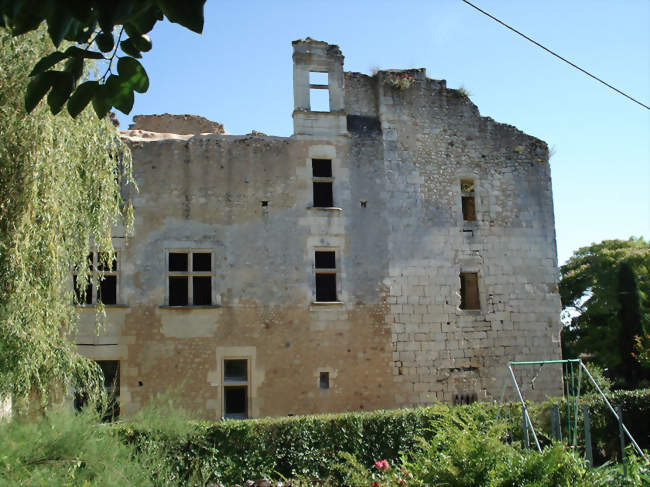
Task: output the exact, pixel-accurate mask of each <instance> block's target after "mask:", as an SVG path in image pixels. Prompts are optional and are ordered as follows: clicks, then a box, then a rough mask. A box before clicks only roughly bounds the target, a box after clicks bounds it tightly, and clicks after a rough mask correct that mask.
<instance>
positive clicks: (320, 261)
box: [314, 250, 338, 302]
mask: <svg viewBox="0 0 650 487" xmlns="http://www.w3.org/2000/svg"><path fill="white" fill-rule="evenodd" d="M314 271H315V276H316V301H325V302H327V301H337V300H338V297H337V293H336V252H335V251H333V250H317V251H315V252H314Z"/></svg>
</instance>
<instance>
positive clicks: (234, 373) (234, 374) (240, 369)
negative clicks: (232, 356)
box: [223, 359, 248, 382]
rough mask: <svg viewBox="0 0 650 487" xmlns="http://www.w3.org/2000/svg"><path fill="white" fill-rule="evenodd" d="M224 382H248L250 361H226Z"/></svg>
mask: <svg viewBox="0 0 650 487" xmlns="http://www.w3.org/2000/svg"><path fill="white" fill-rule="evenodd" d="M223 369H224V370H223V380H224V382H246V381H247V380H248V360H246V359H241V360H224V361H223Z"/></svg>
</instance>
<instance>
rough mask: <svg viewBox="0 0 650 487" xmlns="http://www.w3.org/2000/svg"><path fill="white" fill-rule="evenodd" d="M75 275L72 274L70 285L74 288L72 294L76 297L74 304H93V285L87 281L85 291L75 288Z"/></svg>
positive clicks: (76, 279) (76, 278)
mask: <svg viewBox="0 0 650 487" xmlns="http://www.w3.org/2000/svg"><path fill="white" fill-rule="evenodd" d="M77 281H78V277H77V275H76V274H75V275H73V276H72V286H73V288H74V295H75V298H76V304H93V285H92V284H91V283H90V282H89V283H87V284H86V289H85V291H86V292H85V293H84V292H83V290H80V289H79V288H77Z"/></svg>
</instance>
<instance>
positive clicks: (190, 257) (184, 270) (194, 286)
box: [167, 251, 213, 306]
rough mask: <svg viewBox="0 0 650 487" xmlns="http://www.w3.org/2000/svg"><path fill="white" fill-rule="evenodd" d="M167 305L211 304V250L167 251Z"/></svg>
mask: <svg viewBox="0 0 650 487" xmlns="http://www.w3.org/2000/svg"><path fill="white" fill-rule="evenodd" d="M168 263H169V264H168V269H169V273H168V278H167V279H168V291H169V301H168V304H169V306H190V305H191V306H211V305H212V276H213V267H212V252H209V251H196V252H191V251H190V252H169V254H168Z"/></svg>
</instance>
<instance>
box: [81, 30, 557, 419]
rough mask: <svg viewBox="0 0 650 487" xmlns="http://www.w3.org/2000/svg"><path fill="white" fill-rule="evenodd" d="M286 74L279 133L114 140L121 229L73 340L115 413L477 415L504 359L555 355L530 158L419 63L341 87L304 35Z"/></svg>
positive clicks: (170, 119)
mask: <svg viewBox="0 0 650 487" xmlns="http://www.w3.org/2000/svg"><path fill="white" fill-rule="evenodd" d="M293 69H294V72H293V91H294V111H293V122H294V134H293V135H292V136H291V137H274V136H267V135H265V134H260V133H257V132H253V133H252V134H248V135H228V134H226V133H225V132H224V128H223V126H222V125H220V124H217V123H213V122H209V121H207V120H205V119H203V118H201V117H193V116H171V115H161V116H142V117H137V118H136V119H135V124H134V125H133V126H132V127H131V129H130V130H125V131H123V132H122V137H123V139H124V140H125V142H126V143H127V144H128V145H129V146H130V148H131V151H132V153H133V160H134V175H135V180H136V182H137V186H138V192H132V193H131V199H132V202H133V206H134V210H135V226H134V230H133V233H132V235H124V234H116V235H115V238H114V243H115V247H116V251H117V259H116V261H115V262H114V263H113V265H112V266H108V267H110V268H109V269H107V271H106V277H105V279H104V280H103V281H102V282H101V283H100V284H99V285H98V286H95V287H94V288H93V287H92V286H91V288H90V289H89V293H88V296H87V298H86V299H87V305H86V306H81V307H80V313H81V315H82V322H81V326H80V330H79V334H78V336H77V337H76V343H77V344H78V348H79V350H80V351H81V352H82V353H83V354H84V355H86V356H88V357H90V358H93V359H95V360H98V361H99V362H100V365H101V366H102V368H103V369H104V371H105V373H106V376H107V380H109V381H111V382H113V381H114V383H115V385H116V392H117V393H118V394H119V399H120V403H121V413H122V414H124V415H129V414H131V413H133V412H134V411H136V410H138V408H140V407H141V406H142V405H143V404H144V403H145V402H146V401H147V400H148V398H149V397H151V396H152V395H153V394H155V393H157V392H162V391H164V390H166V389H168V388H169V387H172V388H173V387H177V388H178V387H180V388H181V391H182V397H183V398H184V401H185V404H184V405H185V406H187V407H189V408H191V409H194V410H197V411H199V412H200V414H201V415H202V416H203V417H205V418H206V419H216V418H221V417H232V418H244V417H260V416H267V415H272V416H281V415H292V414H305V413H316V412H334V411H349V410H354V411H357V410H372V409H378V408H398V407H407V406H415V405H427V404H432V403H433V402H435V401H442V402H445V403H465V402H471V401H474V400H492V399H497V398H498V395H499V394H500V391H501V386H502V384H503V377H504V373H505V370H506V369H505V366H506V364H507V362H508V361H510V360H526V359H528V360H533V359H535V360H541V359H557V358H560V344H559V330H560V320H559V315H560V298H559V295H558V290H557V280H558V270H557V257H556V247H555V230H554V219H553V201H552V195H551V180H550V170H549V163H548V149H547V146H546V144H545V143H544V142H542V141H541V140H539V139H536V138H534V137H531V136H529V135H526V134H524V133H522V132H521V131H519V130H517V129H516V128H515V127H513V126H510V125H504V124H501V123H497V122H495V121H494V120H492V119H490V118H487V117H482V116H481V115H480V114H479V111H478V109H477V107H476V106H475V105H474V104H472V102H471V101H470V100H469V99H468V98H467V96H466V94H465V93H463V92H462V91H458V90H453V89H449V88H447V86H446V83H445V81H443V80H435V79H431V78H428V77H427V76H426V73H425V70H424V69H409V70H386V71H379V72H377V73H376V74H374V75H372V76H368V75H364V74H360V73H346V72H344V71H343V55H342V54H341V51H340V50H339V48H338V47H337V46H334V45H330V44H327V43H325V42H319V41H314V40H312V39H306V40H300V41H295V42H294V43H293ZM125 237H127V238H125ZM93 258H94V259H97V256H96V255H95V256H94V257H93ZM95 268H97V266H96V267H95ZM97 300H102V301H103V302H104V304H105V305H106V313H107V319H106V324H105V326H104V328H103V329H102V330H101V332H100V334H99V335H97V334H96V333H95V327H94V321H95V310H94V306H93V304H94V303H96V302H97ZM533 373H534V374H535V388H534V391H531V394H532V396H529V397H538V398H539V397H543V396H544V395H546V394H551V393H553V394H558V393H561V376H560V375H559V374H556V373H551V372H550V371H549V372H544V371H542V373H541V374H540V372H539V371H531V372H530V374H533Z"/></svg>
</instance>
